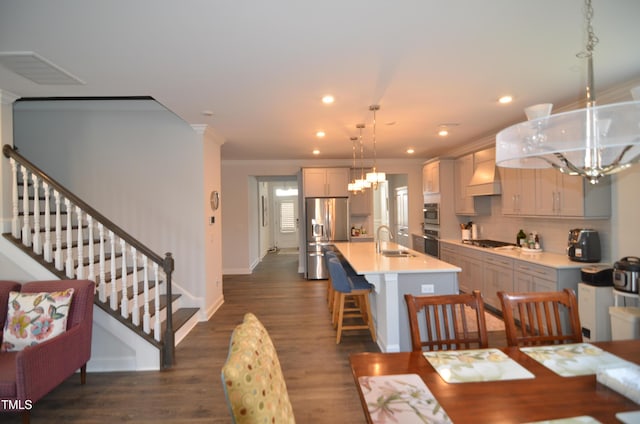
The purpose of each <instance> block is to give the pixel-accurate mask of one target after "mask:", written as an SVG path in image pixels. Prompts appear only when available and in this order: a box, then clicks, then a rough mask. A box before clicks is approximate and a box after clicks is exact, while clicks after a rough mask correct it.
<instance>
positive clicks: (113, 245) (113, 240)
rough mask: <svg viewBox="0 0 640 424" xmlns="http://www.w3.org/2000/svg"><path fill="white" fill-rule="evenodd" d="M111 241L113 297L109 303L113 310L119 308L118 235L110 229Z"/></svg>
mask: <svg viewBox="0 0 640 424" xmlns="http://www.w3.org/2000/svg"><path fill="white" fill-rule="evenodd" d="M109 243H110V244H111V298H110V299H109V301H110V302H109V304H110V306H111V309H112V310H114V311H115V310H117V309H118V289H117V288H116V236H115V234H113V231H109Z"/></svg>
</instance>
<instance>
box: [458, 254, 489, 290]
mask: <svg viewBox="0 0 640 424" xmlns="http://www.w3.org/2000/svg"><path fill="white" fill-rule="evenodd" d="M461 259H462V265H461V266H460V267H461V268H462V272H461V274H462V276H461V277H460V280H461V281H462V282H461V283H460V290H461V291H464V292H465V293H471V292H472V291H474V290H480V292H482V290H483V287H482V267H483V264H482V260H480V259H478V258H472V257H469V256H462V257H461Z"/></svg>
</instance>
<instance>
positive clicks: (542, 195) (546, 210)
mask: <svg viewBox="0 0 640 424" xmlns="http://www.w3.org/2000/svg"><path fill="white" fill-rule="evenodd" d="M557 174H560V172H558V171H557V170H555V169H553V168H549V169H538V170H537V171H536V207H535V210H536V215H557V214H558V212H559V205H558V203H559V195H558V186H557V181H556V177H557Z"/></svg>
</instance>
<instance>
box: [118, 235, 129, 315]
mask: <svg viewBox="0 0 640 424" xmlns="http://www.w3.org/2000/svg"><path fill="white" fill-rule="evenodd" d="M120 251H121V252H122V271H121V272H122V275H121V276H120V280H121V281H122V283H121V287H122V299H121V301H120V315H122V317H123V318H128V317H129V287H128V284H129V283H127V244H126V242H125V241H124V240H123V239H120Z"/></svg>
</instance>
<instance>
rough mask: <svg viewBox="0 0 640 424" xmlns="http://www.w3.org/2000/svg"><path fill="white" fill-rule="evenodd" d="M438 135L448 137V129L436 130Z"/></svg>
mask: <svg viewBox="0 0 640 424" xmlns="http://www.w3.org/2000/svg"><path fill="white" fill-rule="evenodd" d="M438 135H439V136H440V137H446V136H448V135H449V130H448V129H446V128H440V129H439V130H438Z"/></svg>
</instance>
